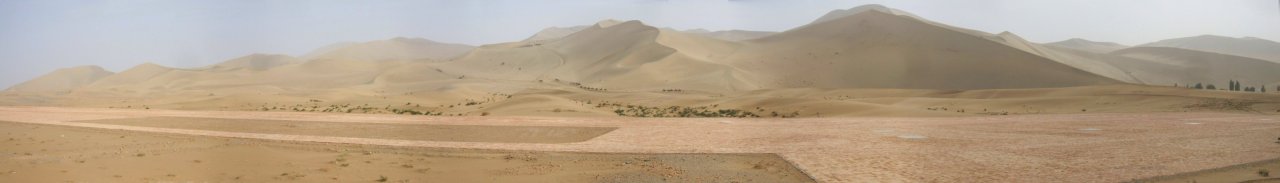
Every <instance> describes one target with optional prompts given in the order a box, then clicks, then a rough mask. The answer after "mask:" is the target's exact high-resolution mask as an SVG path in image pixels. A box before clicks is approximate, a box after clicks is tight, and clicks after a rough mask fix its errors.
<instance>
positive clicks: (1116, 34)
mask: <svg viewBox="0 0 1280 183" xmlns="http://www.w3.org/2000/svg"><path fill="white" fill-rule="evenodd" d="M870 3H874V4H883V5H886V6H889V7H892V8H896V9H901V10H905V11H908V12H911V13H914V14H917V15H920V16H922V17H925V18H928V19H931V20H934V21H938V22H943V23H947V24H951V25H955V26H960V27H966V28H972V29H977V30H982V31H987V32H1000V31H1011V32H1014V33H1017V34H1019V35H1022V36H1023V37H1026V38H1027V39H1029V40H1031V41H1036V42H1052V41H1058V40H1064V39H1068V38H1073V37H1081V38H1086V39H1091V40H1096V41H1112V42H1119V43H1123V44H1129V45H1134V44H1141V43H1146V42H1152V41H1156V40H1160V39H1168V38H1177V37H1188V36H1196V35H1203V34H1215V35H1224V36H1231V37H1241V36H1253V37H1261V38H1264V39H1270V40H1280V2H1277V1H1276V0H1124V1H1117V0H964V1H940V0H892V1H884V0H847V1H830V0H736V1H726V0H706V1H679V0H670V1H654V0H553V1H538V0H420V1H368V0H365V1H319V0H307V1H302V0H270V1H247V0H203V1H191V0H116V1H86V0H75V1H67V0H0V87H7V86H10V85H13V84H16V83H19V82H22V81H25V80H28V79H31V78H34V77H37V76H39V75H41V74H44V73H47V72H49V71H52V70H54V69H57V68H63V67H72V66H78V65H100V66H103V67H105V68H107V69H108V70H111V71H121V70H124V69H127V68H129V67H132V66H134V65H137V64H141V63H144V62H153V63H158V64H161V65H167V66H175V67H198V66H204V65H208V64H213V63H217V62H220V61H223V60H226V59H230V58H235V57H239V56H243V55H247V54H251V53H279V54H289V55H295V56H296V55H301V54H304V53H306V52H308V51H310V50H312V49H315V48H318V47H322V46H325V45H328V44H332V43H337V42H352V41H370V40H379V39H387V38H392V37H397V36H404V37H422V38H427V39H432V40H436V41H442V42H454V43H464V44H471V45H480V44H490V43H499V42H507V41H516V40H520V39H524V38H526V37H528V36H529V35H531V34H533V33H534V32H537V31H538V30H541V29H543V28H546V27H550V26H573V25H583V24H590V23H593V22H596V21H598V20H602V19H607V18H613V19H621V20H629V19H635V20H641V21H644V22H645V23H647V24H650V25H655V26H662V27H674V28H678V29H692V28H705V29H710V30H725V29H745V30H767V31H782V30H786V29H789V28H792V27H796V26H799V25H803V24H805V23H808V22H810V21H812V20H813V19H816V18H817V17H819V16H821V15H822V14H825V13H827V12H828V11H830V10H834V9H847V8H851V7H855V6H859V5H863V4H870Z"/></svg>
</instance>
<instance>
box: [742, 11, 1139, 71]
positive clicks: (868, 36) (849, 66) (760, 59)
mask: <svg viewBox="0 0 1280 183" xmlns="http://www.w3.org/2000/svg"><path fill="white" fill-rule="evenodd" d="M855 9H858V8H855ZM863 9H866V10H863V11H860V12H859V13H857V14H853V15H847V16H842V17H839V18H834V19H827V20H821V19H820V20H819V21H815V23H813V24H809V25H805V26H802V27H800V28H796V29H792V30H788V31H786V32H782V33H779V34H776V35H773V36H769V37H765V38H760V39H756V40H753V41H751V43H752V44H750V46H748V47H747V48H744V49H742V50H739V51H737V53H738V54H735V55H733V56H732V57H730V58H729V59H728V60H732V62H733V65H734V66H736V67H738V68H741V69H743V70H746V71H748V72H749V73H750V74H751V76H753V77H754V79H756V81H760V82H762V83H761V85H763V86H766V87H768V88H786V87H823V88H918V89H982V88H1034V87H1064V86H1081V85H1096V84H1114V83H1120V82H1119V81H1116V80H1114V79H1110V78H1107V77H1103V76H1099V75H1096V74H1093V73H1090V72H1086V71H1083V70H1080V69H1077V68H1073V67H1071V66H1068V65H1064V64H1062V63H1059V62H1056V61H1054V60H1050V59H1047V58H1044V57H1041V56H1039V55H1035V54H1032V53H1028V52H1025V51H1022V50H1020V49H1018V48H1013V47H1010V46H1008V45H1005V44H1003V43H1000V42H995V41H993V39H994V38H989V37H983V36H979V35H975V33H972V32H969V31H967V29H960V28H952V27H945V26H938V25H936V24H935V23H930V22H927V21H922V20H920V19H917V18H915V17H913V16H908V15H902V14H900V13H895V12H897V11H896V10H885V9H880V8H874V7H872V8H863ZM826 17H832V16H826Z"/></svg>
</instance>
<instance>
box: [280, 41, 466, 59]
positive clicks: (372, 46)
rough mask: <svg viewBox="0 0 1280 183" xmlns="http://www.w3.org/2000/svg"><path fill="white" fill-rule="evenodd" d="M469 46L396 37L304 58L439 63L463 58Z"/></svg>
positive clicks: (336, 47) (336, 48)
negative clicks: (459, 57)
mask: <svg viewBox="0 0 1280 183" xmlns="http://www.w3.org/2000/svg"><path fill="white" fill-rule="evenodd" d="M471 49H473V47H472V46H468V45H462V44H452V43H441V42H435V41H431V40H427V39H422V38H404V37H398V38H393V39H389V40H379V41H370V42H364V43H357V44H342V43H340V44H339V45H336V46H331V47H325V48H322V49H320V50H317V51H321V52H316V53H310V54H308V56H306V57H304V58H305V59H307V60H313V59H344V60H364V61H386V60H408V61H441V60H448V59H451V58H453V57H457V56H458V55H462V54H463V53H466V52H467V51H470V50H471Z"/></svg>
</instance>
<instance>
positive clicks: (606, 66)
mask: <svg viewBox="0 0 1280 183" xmlns="http://www.w3.org/2000/svg"><path fill="white" fill-rule="evenodd" d="M738 46H739V44H738V43H733V42H728V41H723V40H716V39H711V38H706V37H701V36H695V35H688V34H685V33H682V32H677V31H664V30H661V29H658V28H655V27H652V26H649V25H645V24H643V23H641V22H639V21H626V22H622V23H618V24H613V21H612V20H606V21H602V22H601V23H598V24H596V25H593V26H592V27H589V28H586V29H584V30H582V31H579V32H575V33H573V34H570V35H568V36H566V37H564V38H560V39H555V40H547V41H536V42H514V43H504V44H495V45H486V46H482V47H481V48H479V49H477V50H476V51H473V52H472V53H469V54H467V55H465V56H463V57H460V58H458V59H457V60H456V61H453V62H450V63H446V64H443V65H441V68H442V69H443V70H444V71H445V72H459V73H467V75H468V76H474V77H479V78H491V79H506V80H526V81H536V80H542V81H544V82H567V83H576V84H575V85H577V84H581V85H584V87H592V88H606V89H641V90H659V89H662V88H664V87H687V88H689V89H703V90H716V91H725V90H733V89H739V88H742V87H744V86H743V85H744V83H743V81H737V80H734V79H733V78H726V77H725V76H726V75H728V72H730V71H731V70H732V68H729V67H728V66H726V65H722V64H718V63H715V62H712V60H715V59H718V58H721V57H725V56H727V55H728V54H729V53H730V52H732V51H733V50H734V49H736V48H737V47H738ZM495 68H496V69H495Z"/></svg>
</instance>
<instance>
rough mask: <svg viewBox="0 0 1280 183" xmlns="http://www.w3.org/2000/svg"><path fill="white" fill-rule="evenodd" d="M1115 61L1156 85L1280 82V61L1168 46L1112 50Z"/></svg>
mask: <svg viewBox="0 0 1280 183" xmlns="http://www.w3.org/2000/svg"><path fill="white" fill-rule="evenodd" d="M1112 54H1114V55H1120V56H1124V57H1129V58H1137V59H1124V60H1114V61H1116V62H1115V64H1116V65H1119V66H1121V67H1123V68H1125V69H1126V70H1129V71H1130V72H1133V73H1134V75H1135V76H1137V77H1140V78H1142V80H1144V81H1146V82H1147V83H1149V84H1152V85H1173V84H1174V83H1179V84H1181V85H1184V86H1185V85H1186V84H1194V83H1204V84H1214V85H1217V86H1219V87H1221V86H1227V82H1228V81H1229V80H1236V81H1240V82H1242V83H1243V84H1245V85H1248V86H1256V85H1261V84H1267V83H1275V82H1280V64H1277V63H1275V62H1269V61H1265V60H1259V59H1253V58H1247V57H1241V56H1234V55H1227V54H1219V53H1211V52H1203V51H1195V50H1188V49H1181V48H1166V47H1134V48H1128V49H1122V50H1118V51H1115V52H1112Z"/></svg>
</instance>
